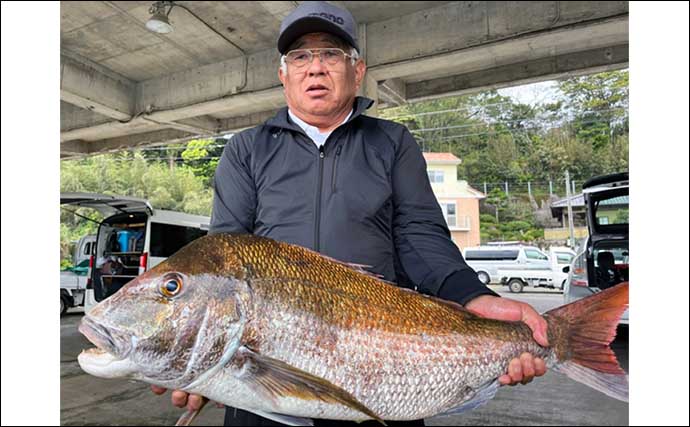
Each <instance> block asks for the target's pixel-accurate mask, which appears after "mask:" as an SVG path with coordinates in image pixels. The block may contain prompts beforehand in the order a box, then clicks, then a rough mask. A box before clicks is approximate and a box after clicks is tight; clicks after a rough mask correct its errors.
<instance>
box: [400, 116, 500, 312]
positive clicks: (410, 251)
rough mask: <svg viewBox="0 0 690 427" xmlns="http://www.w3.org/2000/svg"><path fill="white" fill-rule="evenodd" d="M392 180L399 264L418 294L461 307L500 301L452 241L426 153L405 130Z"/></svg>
mask: <svg viewBox="0 0 690 427" xmlns="http://www.w3.org/2000/svg"><path fill="white" fill-rule="evenodd" d="M391 174H392V176H391V180H392V183H393V204H394V213H393V236H394V241H395V246H396V250H397V253H398V258H399V264H400V266H401V267H402V269H403V272H404V274H405V275H406V276H407V277H408V278H409V279H410V280H411V282H412V283H413V284H414V285H415V286H416V288H417V290H418V291H419V292H422V293H425V294H430V295H434V296H438V297H440V298H443V299H447V300H451V301H455V302H458V303H460V304H465V303H467V302H469V301H470V300H472V299H473V298H475V297H478V296H479V295H497V294H496V293H495V292H493V291H492V290H491V289H489V288H488V287H486V286H485V285H484V284H483V283H482V282H480V281H479V279H478V278H477V273H476V272H475V271H474V270H472V268H471V267H469V266H468V265H467V264H466V263H465V260H464V259H463V257H462V254H461V253H460V250H459V249H458V247H457V246H456V245H455V243H453V241H452V240H451V238H450V231H449V230H448V226H447V225H446V221H445V219H444V218H443V213H442V212H441V208H440V206H439V204H438V202H437V201H436V197H435V196H434V193H433V191H432V189H431V184H430V183H429V177H428V175H427V171H426V162H425V161H424V157H423V156H422V152H421V150H420V149H419V146H418V145H417V143H416V142H415V140H414V138H413V137H412V135H411V134H410V133H409V131H407V130H406V129H405V130H404V132H403V135H402V141H401V143H400V145H399V146H398V148H397V152H396V156H395V162H394V164H393V167H392V171H391Z"/></svg>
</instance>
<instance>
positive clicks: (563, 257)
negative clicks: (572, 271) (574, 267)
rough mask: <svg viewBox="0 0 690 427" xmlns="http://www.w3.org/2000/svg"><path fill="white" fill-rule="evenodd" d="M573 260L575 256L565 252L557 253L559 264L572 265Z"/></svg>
mask: <svg viewBox="0 0 690 427" xmlns="http://www.w3.org/2000/svg"><path fill="white" fill-rule="evenodd" d="M572 260H573V255H572V254H569V253H564V252H556V262H557V263H558V264H566V265H570V261H572Z"/></svg>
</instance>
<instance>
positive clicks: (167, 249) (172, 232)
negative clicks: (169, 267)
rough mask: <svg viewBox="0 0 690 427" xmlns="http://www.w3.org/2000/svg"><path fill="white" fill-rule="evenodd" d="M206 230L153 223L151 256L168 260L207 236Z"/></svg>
mask: <svg viewBox="0 0 690 427" xmlns="http://www.w3.org/2000/svg"><path fill="white" fill-rule="evenodd" d="M205 235H206V230H201V229H199V228H195V227H184V226H179V225H171V224H161V223H156V222H152V223H151V249H150V252H151V256H154V257H163V258H167V257H169V256H170V255H172V254H174V253H175V252H177V251H179V250H180V249H182V247H183V246H185V245H186V244H187V243H190V242H192V241H194V240H196V239H198V238H199V237H202V236H205Z"/></svg>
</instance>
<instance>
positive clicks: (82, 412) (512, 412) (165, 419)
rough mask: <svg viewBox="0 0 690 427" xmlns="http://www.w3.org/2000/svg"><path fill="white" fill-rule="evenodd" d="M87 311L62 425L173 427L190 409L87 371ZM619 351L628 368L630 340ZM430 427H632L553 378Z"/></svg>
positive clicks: (67, 340) (590, 395) (65, 372)
mask: <svg viewBox="0 0 690 427" xmlns="http://www.w3.org/2000/svg"><path fill="white" fill-rule="evenodd" d="M493 288H494V289H495V290H496V291H497V292H499V293H501V294H502V295H504V296H506V297H509V298H514V299H517V300H521V301H525V302H528V303H530V304H532V305H533V306H535V307H536V308H537V310H538V311H540V312H543V311H546V310H548V309H551V308H553V307H556V306H558V305H561V304H562V303H563V295H562V294H561V293H560V292H557V291H553V290H546V289H536V290H535V289H530V288H527V289H526V292H524V293H521V294H510V293H509V292H506V291H505V290H504V288H502V287H499V286H494V287H493ZM82 315H83V313H81V312H80V310H72V311H71V312H69V313H68V314H67V315H66V316H65V317H63V318H62V319H61V321H60V323H61V328H60V335H61V336H60V338H61V341H60V388H61V395H60V421H61V424H62V425H173V424H174V423H175V421H176V420H177V418H178V417H179V415H180V414H181V412H182V410H181V409H178V408H175V407H173V406H172V405H171V404H170V394H169V393H168V394H166V395H165V396H163V397H160V396H156V395H154V394H153V393H151V392H150V390H149V387H148V385H146V384H143V383H139V382H136V381H127V380H105V379H100V378H96V377H92V376H90V375H87V374H86V373H84V372H83V371H82V370H81V369H80V368H79V365H78V364H77V360H76V359H77V355H78V354H79V352H80V351H81V350H82V349H83V348H88V347H92V345H91V344H90V343H89V342H88V341H87V340H86V338H84V337H83V336H82V335H81V334H79V332H77V326H78V324H79V321H80V319H81V317H82ZM613 348H614V350H615V352H616V355H617V356H618V360H619V361H620V363H621V365H622V366H623V368H624V369H625V370H626V371H627V370H628V341H627V336H621V337H619V338H617V339H616V341H615V342H614V345H613ZM223 413H224V410H223V409H219V408H216V407H215V406H213V405H209V406H208V407H207V408H206V409H204V411H203V412H202V413H201V415H200V416H199V418H197V420H196V421H195V423H194V424H195V425H222V424H223ZM426 424H427V425H431V426H438V425H477V424H485V425H534V426H538V425H592V426H594V425H597V426H600V425H627V424H628V404H627V403H624V402H620V401H617V400H615V399H612V398H609V397H608V396H605V395H603V394H601V393H599V392H597V391H594V390H592V389H590V388H588V387H586V386H584V385H581V384H579V383H576V382H574V381H572V380H570V379H568V378H566V377H565V376H563V375H561V374H558V373H555V372H549V373H547V375H545V376H544V377H541V378H537V379H535V380H534V381H533V382H532V383H530V384H528V385H526V386H515V387H503V388H501V389H500V390H499V392H498V394H497V395H496V398H494V399H493V400H492V401H490V402H489V403H488V404H487V405H485V406H483V407H481V408H479V409H476V410H474V411H471V412H468V413H465V414H463V415H457V416H451V417H434V418H430V419H428V420H426Z"/></svg>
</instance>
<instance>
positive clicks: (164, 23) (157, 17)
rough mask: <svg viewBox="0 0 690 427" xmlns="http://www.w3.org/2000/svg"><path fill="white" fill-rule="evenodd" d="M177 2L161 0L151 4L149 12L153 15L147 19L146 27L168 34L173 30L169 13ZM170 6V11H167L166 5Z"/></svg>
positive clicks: (155, 31)
mask: <svg viewBox="0 0 690 427" xmlns="http://www.w3.org/2000/svg"><path fill="white" fill-rule="evenodd" d="M174 5H175V4H174V3H173V2H171V1H159V2H156V3H154V4H153V5H151V7H150V8H149V13H150V14H151V15H153V16H151V18H149V20H148V21H146V28H148V29H149V30H151V31H153V32H154V33H159V34H168V33H171V32H172V30H173V26H172V25H171V24H170V21H169V20H168V15H169V14H170V11H171V10H172V8H173V6H174ZM166 6H170V9H168V12H167V13H166V12H165V7H166Z"/></svg>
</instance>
